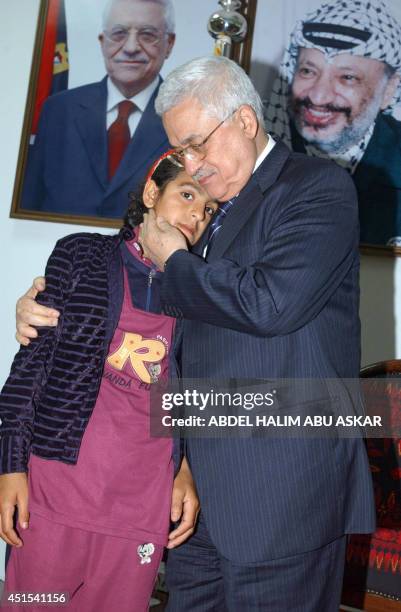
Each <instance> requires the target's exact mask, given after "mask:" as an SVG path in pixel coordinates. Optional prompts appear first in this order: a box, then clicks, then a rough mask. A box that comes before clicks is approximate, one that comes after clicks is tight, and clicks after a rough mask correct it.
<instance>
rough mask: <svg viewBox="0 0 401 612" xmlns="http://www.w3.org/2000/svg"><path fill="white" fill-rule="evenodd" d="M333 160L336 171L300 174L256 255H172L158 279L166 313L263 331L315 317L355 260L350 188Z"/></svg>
mask: <svg viewBox="0 0 401 612" xmlns="http://www.w3.org/2000/svg"><path fill="white" fill-rule="evenodd" d="M333 166H334V164H330V166H329V168H330V171H331V172H332V173H333V174H334V176H332V177H331V178H330V177H328V170H327V167H326V169H325V171H323V172H322V171H320V173H317V175H316V176H312V177H310V178H309V179H308V180H304V184H303V187H304V189H303V190H298V191H301V193H298V194H297V197H295V198H293V201H292V203H289V202H288V201H287V202H285V201H283V203H282V212H281V213H279V214H278V215H277V220H276V222H275V225H274V227H273V229H271V230H270V231H269V234H268V235H267V236H266V237H265V240H264V244H261V246H260V252H261V256H260V258H259V260H258V261H255V262H252V263H250V265H246V266H243V265H239V264H238V263H237V262H236V261H235V251H234V250H233V253H234V254H233V255H232V254H231V253H230V252H229V255H227V256H226V257H225V258H222V259H220V260H218V261H213V262H211V263H210V262H205V261H204V260H203V259H202V258H201V257H199V256H197V255H194V254H191V253H188V252H187V251H184V250H179V251H176V252H175V253H173V255H172V256H171V257H170V258H169V259H168V261H167V264H166V269H165V274H164V279H163V286H162V301H163V308H164V311H165V312H166V313H167V314H173V315H175V316H182V317H184V318H186V319H193V320H197V321H202V322H204V323H208V324H210V325H216V326H218V327H223V328H229V329H233V330H236V331H239V332H244V333H248V334H253V335H256V336H261V337H269V336H277V335H283V334H288V333H291V332H293V331H296V330H297V329H299V328H300V327H302V326H303V325H305V324H306V323H308V322H309V321H311V320H312V319H313V318H314V317H315V316H317V314H318V313H319V312H320V311H321V310H322V308H323V307H324V305H325V304H326V303H327V301H328V300H329V299H330V297H331V296H332V295H333V293H334V292H335V291H336V289H337V287H338V286H339V285H340V284H341V283H342V282H343V280H344V278H345V276H346V275H347V274H348V273H349V271H350V269H351V268H352V266H356V267H357V266H358V261H359V260H358V239H359V232H358V217H357V214H358V212H357V200H356V193H355V188H354V186H353V184H352V181H351V179H350V178H348V176H347V175H346V173H345V172H344V171H343V170H340V169H338V171H336V168H335V167H333ZM319 174H320V176H319ZM291 195H292V194H290V195H289V197H288V198H287V200H289V199H291ZM239 236H240V235H239ZM217 239H218V238H217Z"/></svg>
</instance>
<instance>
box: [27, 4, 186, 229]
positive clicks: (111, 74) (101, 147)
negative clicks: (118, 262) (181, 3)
mask: <svg viewBox="0 0 401 612" xmlns="http://www.w3.org/2000/svg"><path fill="white" fill-rule="evenodd" d="M174 28H175V26H174V12H173V6H172V3H171V0H111V2H109V3H108V4H107V6H106V9H105V12H104V17H103V31H102V33H101V34H100V35H99V41H100V45H101V49H102V53H103V57H104V60H105V66H106V70H107V75H108V76H107V77H105V78H104V79H103V80H102V81H101V82H99V83H92V84H90V85H84V86H82V87H77V88H74V89H71V90H66V91H64V92H62V93H59V94H56V95H54V96H51V97H50V98H48V100H47V101H46V102H45V104H44V106H43V109H42V112H41V118H40V123H39V131H38V134H37V136H36V139H35V142H34V144H33V145H31V146H30V148H29V149H30V150H29V156H28V163H27V173H26V177H25V181H24V188H23V195H22V202H21V207H22V208H23V209H25V210H28V209H29V210H40V211H46V212H55V213H63V214H68V215H91V216H98V217H117V218H121V217H122V216H123V215H124V213H125V210H126V207H127V201H128V197H127V196H128V193H129V191H131V190H132V189H133V188H135V187H136V186H137V185H138V183H140V181H141V180H142V179H143V178H144V176H145V174H146V170H147V168H148V167H149V166H150V164H151V163H152V162H153V161H154V159H156V158H157V157H158V156H159V155H160V154H161V153H162V152H163V151H164V150H165V149H166V147H167V144H168V142H167V139H166V134H165V132H164V129H163V126H162V123H161V121H160V118H159V117H158V116H157V115H156V113H155V110H154V100H155V97H156V95H157V92H158V89H159V86H160V82H161V78H160V76H159V72H160V69H161V67H162V65H163V62H164V60H165V59H166V58H167V57H168V56H169V54H170V53H171V50H172V48H173V45H174V40H175V34H174Z"/></svg>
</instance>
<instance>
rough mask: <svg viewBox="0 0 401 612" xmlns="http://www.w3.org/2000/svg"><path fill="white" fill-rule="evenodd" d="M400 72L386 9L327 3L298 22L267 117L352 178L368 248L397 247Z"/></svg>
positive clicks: (292, 140)
mask: <svg viewBox="0 0 401 612" xmlns="http://www.w3.org/2000/svg"><path fill="white" fill-rule="evenodd" d="M400 71H401V25H400V23H398V22H397V20H396V19H395V18H394V17H393V16H392V14H391V12H390V11H389V9H388V7H387V5H386V4H385V2H383V1H382V0H372V1H367V0H352V1H351V2H347V3H344V2H342V1H341V0H332V1H330V2H327V3H325V4H323V5H321V6H320V7H319V8H318V9H317V10H315V11H313V12H311V13H309V14H307V15H306V16H305V17H304V19H302V20H300V21H298V22H297V23H296V25H295V28H294V29H293V31H292V34H291V37H290V41H289V44H288V47H287V49H286V51H285V53H284V57H283V60H282V63H281V66H280V70H279V76H278V78H277V80H276V82H275V83H274V85H273V91H272V94H271V97H270V100H269V104H268V107H267V111H266V118H267V129H268V130H269V131H270V132H271V133H272V134H273V135H276V136H277V137H279V138H281V139H282V140H283V141H284V142H285V143H286V144H287V145H288V146H290V147H291V148H292V149H293V150H294V151H299V152H303V153H307V154H308V155H311V156H316V157H325V158H329V159H333V160H334V161H335V162H336V163H338V164H339V165H341V166H343V167H344V168H346V170H347V171H348V172H349V173H350V175H351V176H352V178H353V180H354V183H355V186H356V188H357V191H358V200H359V217H360V228H361V235H360V237H361V242H362V243H367V244H372V245H380V246H385V245H388V246H400V245H401V172H400V167H401V122H400V121H399V120H398V119H397V118H396V117H395V116H394V112H395V111H396V110H397V106H398V110H399V108H400V106H399V105H400V102H401V88H400V74H401V73H400Z"/></svg>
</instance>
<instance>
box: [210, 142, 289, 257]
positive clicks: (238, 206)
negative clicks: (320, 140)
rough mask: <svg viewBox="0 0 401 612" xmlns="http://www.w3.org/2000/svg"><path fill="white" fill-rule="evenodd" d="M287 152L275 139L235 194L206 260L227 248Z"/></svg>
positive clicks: (267, 186)
mask: <svg viewBox="0 0 401 612" xmlns="http://www.w3.org/2000/svg"><path fill="white" fill-rule="evenodd" d="M289 154H290V151H289V149H288V147H286V145H285V144H283V143H282V142H280V141H278V142H276V144H275V146H274V148H273V149H272V151H271V152H270V153H269V154H268V156H267V157H266V158H265V159H264V161H263V162H262V164H261V165H260V166H259V168H258V169H257V170H256V172H255V173H254V174H253V175H252V176H251V178H250V180H249V182H248V183H247V185H246V186H245V187H244V189H242V191H241V192H240V193H239V195H238V197H237V200H236V201H235V202H234V205H233V206H232V208H231V209H230V211H229V213H228V215H227V218H226V219H225V220H224V223H223V225H222V226H221V229H220V230H219V233H218V235H217V236H216V238H215V240H214V241H213V244H212V245H211V248H210V252H209V254H208V257H207V260H208V261H210V262H212V261H216V260H217V259H219V258H220V257H222V255H223V254H224V253H225V252H226V251H227V249H228V247H229V246H230V244H231V243H232V241H233V240H234V239H235V237H236V236H237V235H238V233H239V232H240V230H241V229H242V227H243V226H244V225H245V224H246V222H247V221H248V219H249V218H250V217H251V215H252V214H253V212H254V211H255V210H256V208H257V207H258V206H259V205H260V204H261V202H262V200H263V198H264V195H265V192H266V191H267V190H268V189H269V187H271V185H273V183H274V182H275V181H276V179H277V177H278V175H279V174H280V172H281V170H282V168H283V166H284V164H285V162H286V161H287V159H288V156H289Z"/></svg>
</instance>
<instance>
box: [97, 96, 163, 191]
mask: <svg viewBox="0 0 401 612" xmlns="http://www.w3.org/2000/svg"><path fill="white" fill-rule="evenodd" d="M159 87H160V85H159ZM159 87H157V89H156V90H155V91H154V93H153V95H152V97H151V98H150V100H149V102H148V104H147V106H146V108H145V111H144V113H143V114H142V117H141V120H140V122H139V125H138V127H137V129H136V130H135V133H134V135H133V137H132V138H131V141H130V143H129V145H128V148H127V150H126V152H125V154H124V157H123V159H122V160H121V163H120V165H119V167H118V168H117V171H116V173H115V175H114V176H113V178H112V180H111V183H110V185H109V187H108V190H107V195H109V194H110V193H112V192H113V191H115V190H116V189H119V188H120V187H121V185H123V184H124V183H125V182H127V181H128V180H129V181H132V177H133V176H135V174H137V173H141V174H143V175H144V174H145V171H146V169H147V168H148V166H149V165H150V163H151V162H152V161H154V158H155V157H156V155H157V154H158V153H159V151H160V149H163V147H164V148H165V149H166V150H167V148H168V140H167V136H166V133H165V131H164V128H163V124H162V122H161V119H160V117H158V115H157V114H156V111H155V99H156V96H157V94H158V91H159Z"/></svg>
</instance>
